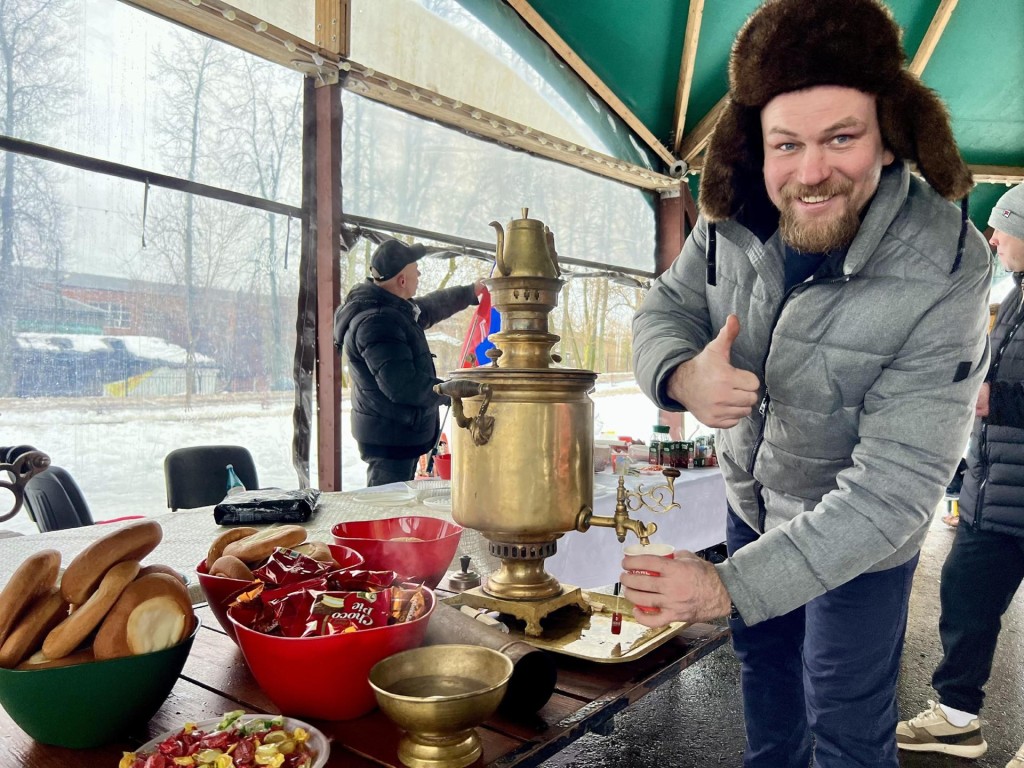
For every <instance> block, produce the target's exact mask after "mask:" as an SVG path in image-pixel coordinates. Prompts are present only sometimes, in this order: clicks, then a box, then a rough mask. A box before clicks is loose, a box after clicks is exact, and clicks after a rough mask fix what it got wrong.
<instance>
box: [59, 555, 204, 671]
mask: <svg viewBox="0 0 1024 768" xmlns="http://www.w3.org/2000/svg"><path fill="white" fill-rule="evenodd" d="M138 573H139V562H138V560H128V561H127V562H123V563H118V564H117V565H115V566H114V567H113V568H111V569H110V570H108V571H107V572H106V573H105V574H104V575H103V578H102V579H100V584H99V586H98V587H97V588H96V590H95V591H94V592H93V593H92V595H90V596H89V599H88V600H86V601H85V602H84V603H82V604H81V605H79V606H78V607H76V608H75V609H74V610H73V611H72V613H71V615H70V616H68V617H67V618H66V619H64V621H62V622H61V623H60V624H58V625H57V626H56V627H54V628H53V629H52V630H50V634H48V635H47V636H46V639H45V640H43V653H45V654H46V656H47V657H48V658H51V659H59V658H61V657H63V656H67V655H68V654H69V653H71V652H72V651H73V650H75V648H77V647H78V646H79V645H80V644H81V642H82V641H83V640H85V638H86V637H88V636H89V633H90V632H92V631H93V630H94V629H96V627H97V626H98V625H99V623H100V622H101V621H103V617H104V616H106V615H107V612H108V611H109V610H110V609H111V608H112V607H113V605H114V603H116V602H117V599H118V598H119V597H120V596H121V593H122V592H123V591H124V590H125V588H127V586H128V585H129V584H131V583H132V580H133V579H134V578H135V577H136V575H138ZM157 576H161V577H163V578H166V579H168V580H170V581H173V579H171V577H170V576H164V575H163V574H154V575H153V576H148V577H147V578H151V579H152V578H156V577H157ZM180 589H182V590H184V589H185V587H184V586H181V587H180ZM63 593H64V591H63V590H61V594H63Z"/></svg>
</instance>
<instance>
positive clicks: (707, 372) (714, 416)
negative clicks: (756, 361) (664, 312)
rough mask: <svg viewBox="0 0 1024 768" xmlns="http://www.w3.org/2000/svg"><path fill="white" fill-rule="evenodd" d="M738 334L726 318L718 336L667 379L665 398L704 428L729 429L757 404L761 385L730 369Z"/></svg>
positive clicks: (731, 319) (732, 321)
mask: <svg viewBox="0 0 1024 768" xmlns="http://www.w3.org/2000/svg"><path fill="white" fill-rule="evenodd" d="M739 334H740V321H739V318H737V317H736V315H729V317H728V318H726V321H725V325H723V326H722V330H721V331H719V332H718V335H717V336H716V337H715V338H714V339H712V340H711V341H710V342H709V343H708V345H707V346H706V347H704V349H703V350H701V352H700V353H699V354H698V355H697V356H696V357H694V358H691V359H690V360H687V361H686V362H685V363H681V364H680V365H679V366H678V367H677V368H676V369H675V370H674V371H673V372H672V376H671V377H670V378H669V381H668V387H667V389H666V392H667V393H668V396H669V397H671V398H673V399H674V400H676V401H677V402H679V403H682V404H683V406H684V407H685V408H686V410H688V411H689V412H690V413H692V414H693V415H694V418H696V419H697V420H698V421H699V422H700V423H701V424H704V425H706V426H709V427H720V428H722V429H727V428H728V427H732V426H734V425H736V424H738V423H739V422H740V421H741V420H742V419H743V418H745V417H746V416H747V415H748V414H749V413H750V410H751V408H753V407H754V405H755V404H756V403H757V392H758V389H760V386H761V382H760V381H759V380H758V378H757V376H756V375H754V374H753V373H751V372H750V371H745V370H743V369H741V368H734V367H733V365H732V359H731V353H732V345H733V342H734V341H736V337H737V336H739Z"/></svg>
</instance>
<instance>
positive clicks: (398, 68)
mask: <svg viewBox="0 0 1024 768" xmlns="http://www.w3.org/2000/svg"><path fill="white" fill-rule="evenodd" d="M351 56H352V59H353V60H355V61H357V62H359V63H360V64H363V65H365V66H368V67H371V68H373V69H374V70H376V71H377V72H381V73H384V74H388V75H392V76H394V77H397V78H399V79H401V80H405V81H408V82H411V83H414V84H416V85H418V86H421V87H423V88H426V89H428V90H433V91H436V92H438V93H441V94H443V95H445V96H448V97H450V98H453V99H458V100H460V101H462V102H463V103H465V104H470V105H472V106H474V107H478V108H480V109H484V110H486V111H488V112H492V113H494V114H497V115H501V116H503V117H506V118H508V119H510V120H514V121H516V122H518V123H522V124H524V125H528V126H530V127H531V128H534V129H536V130H538V131H542V132H544V133H549V134H551V135H553V136H557V137H559V138H561V139H566V140H567V141H570V142H572V143H575V144H578V145H581V146H585V147H588V148H590V149H593V150H597V151H598V152H603V153H605V154H608V155H612V156H613V157H617V158H619V159H620V160H625V161H627V162H630V163H634V164H636V165H640V166H643V167H646V168H648V169H651V170H656V166H655V165H654V164H653V163H652V160H651V158H650V155H649V154H648V151H647V150H646V148H643V147H642V146H641V145H639V144H638V143H637V142H636V141H635V139H634V138H633V136H632V133H631V132H630V130H629V129H628V128H627V127H626V125H625V123H623V122H622V121H621V120H620V119H619V118H618V116H616V115H615V114H614V113H613V112H611V110H609V109H608V107H607V106H606V105H605V104H604V102H602V101H601V100H599V99H597V98H596V97H595V96H594V94H593V93H592V92H591V91H590V90H589V88H588V87H587V86H586V84H585V83H584V82H583V81H582V80H581V79H580V78H579V77H578V76H577V75H576V74H575V73H574V72H572V71H571V70H570V69H569V68H568V67H567V66H566V65H565V63H564V62H562V61H561V59H559V58H558V57H557V56H556V55H555V54H554V53H552V51H551V49H550V48H549V47H548V46H547V45H546V44H545V43H544V42H543V41H542V40H541V39H540V38H539V37H537V35H536V34H535V33H534V32H533V31H532V30H531V29H529V28H528V27H527V26H526V25H525V24H524V23H523V21H522V20H521V19H520V18H519V16H518V15H517V14H516V13H515V11H513V10H512V9H511V8H509V7H508V6H507V5H505V4H504V3H500V2H495V0H352V51H351Z"/></svg>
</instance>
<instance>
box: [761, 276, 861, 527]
mask: <svg viewBox="0 0 1024 768" xmlns="http://www.w3.org/2000/svg"><path fill="white" fill-rule="evenodd" d="M850 278H851V276H850V275H839V276H838V277H821V278H812V279H810V280H805V281H804V282H802V283H797V284H796V285H794V286H792V287H791V288H790V289H789V290H788V291H786V292H785V293H784V294H783V295H782V301H781V302H780V303H779V308H778V309H777V310H775V317H774V318H772V325H771V328H769V329H768V348H767V349H766V350H765V352H764V359H763V360H762V361H761V372H762V375H763V376H764V395H762V397H761V403H760V404H759V405H758V407H757V412H758V414H759V415H760V416H761V425H760V427H758V430H757V437H756V438H754V444H753V446H751V448H750V460H749V461H748V462H747V474H749V475H750V476H751V478H753V477H754V466H755V465H756V464H757V454H758V451H760V450H761V443H763V442H764V426H765V422H767V421H768V406H769V405H770V404H771V401H772V398H771V395H770V394H769V393H768V356H769V355H770V354H771V351H772V340H773V339H774V338H775V326H776V325H778V323H779V318H780V317H781V316H782V310H783V309H785V308H786V302H788V301H789V300H790V298H792V296H793V295H794V294H795V293H797V292H800V291H803V289H805V288H809V287H810V286H812V285H835V284H837V283H847V282H849V281H850ZM762 488H764V486H763V485H762V484H761V483H759V482H758V481H757V479H754V495H755V497H756V498H757V530H758V532H759V533H764V526H765V518H766V517H767V515H768V510H767V508H766V507H765V505H764V497H763V496H762V495H761V489H762Z"/></svg>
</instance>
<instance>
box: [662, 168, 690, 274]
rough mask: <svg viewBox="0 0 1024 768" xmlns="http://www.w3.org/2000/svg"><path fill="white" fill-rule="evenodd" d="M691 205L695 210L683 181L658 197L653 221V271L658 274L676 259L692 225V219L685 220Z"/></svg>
mask: <svg viewBox="0 0 1024 768" xmlns="http://www.w3.org/2000/svg"><path fill="white" fill-rule="evenodd" d="M687 203H689V205H687ZM691 206H692V207H693V210H694V212H695V211H696V206H694V205H693V198H692V197H690V190H689V189H688V188H687V186H686V182H685V181H684V182H680V188H679V189H672V190H665V191H663V192H662V193H661V196H660V197H659V198H658V207H657V212H656V217H655V222H654V226H655V243H656V246H655V255H654V271H655V272H656V273H657V274H659V275H660V274H661V273H662V272H664V271H665V270H666V269H668V268H669V266H670V265H671V264H672V262H673V261H675V260H676V257H677V256H678V255H679V251H681V250H682V248H683V242H684V241H685V240H686V235H687V233H688V232H689V231H690V229H691V228H692V227H693V221H688V220H687V219H688V217H687V214H688V208H690V207H691ZM695 219H696V216H694V220H695Z"/></svg>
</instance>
